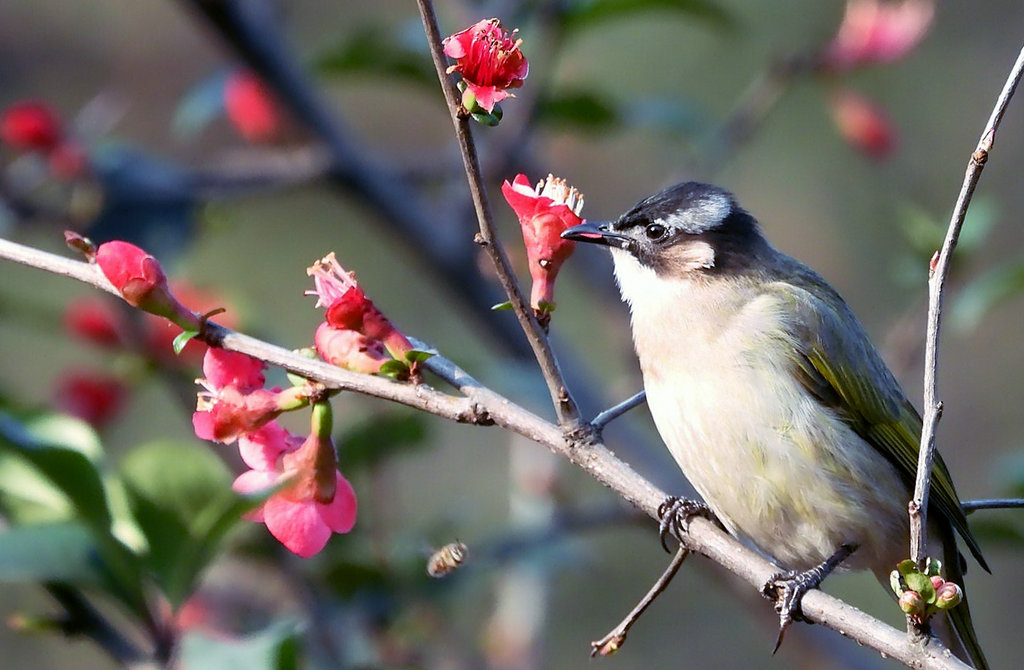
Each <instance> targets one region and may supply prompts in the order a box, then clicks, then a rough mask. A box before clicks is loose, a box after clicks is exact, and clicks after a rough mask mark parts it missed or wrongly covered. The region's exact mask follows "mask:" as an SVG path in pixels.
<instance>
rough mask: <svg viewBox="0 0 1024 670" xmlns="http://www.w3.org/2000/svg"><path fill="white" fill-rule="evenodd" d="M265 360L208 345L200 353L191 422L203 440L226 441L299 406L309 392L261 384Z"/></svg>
mask: <svg viewBox="0 0 1024 670" xmlns="http://www.w3.org/2000/svg"><path fill="white" fill-rule="evenodd" d="M263 368H264V364H263V363H262V362H261V361H258V360H256V359H255V358H252V357H250V356H246V355H245V354H240V353H237V352H234V351H227V350H224V349H218V348H216V347H211V348H209V349H207V350H206V355H205V356H204V357H203V374H204V375H206V376H205V378H203V379H197V380H196V383H197V384H200V385H201V386H202V387H203V388H204V389H206V390H205V391H200V392H199V394H198V400H197V402H196V411H195V413H194V414H193V415H192V426H193V428H194V429H195V432H196V435H197V436H198V437H200V438H201V439H204V440H213V441H214V442H222V443H224V444H228V443H230V442H234V441H235V440H237V439H239V438H240V437H241V436H243V435H246V434H248V433H251V432H253V431H255V430H257V429H258V428H260V427H261V426H263V425H265V424H267V423H269V422H270V421H273V420H274V419H275V418H277V417H278V415H280V414H281V412H283V411H285V410H287V409H292V408H296V407H300V406H301V405H302V404H303V403H304V402H305V399H306V396H307V395H308V392H307V390H306V389H304V388H302V387H292V388H288V389H285V390H283V391H282V390H278V389H273V390H267V389H264V388H263V381H264V378H263Z"/></svg>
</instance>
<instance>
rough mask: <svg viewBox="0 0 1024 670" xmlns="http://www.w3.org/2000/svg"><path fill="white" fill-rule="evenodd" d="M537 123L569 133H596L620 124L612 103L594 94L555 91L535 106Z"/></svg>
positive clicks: (617, 111)
mask: <svg viewBox="0 0 1024 670" xmlns="http://www.w3.org/2000/svg"><path fill="white" fill-rule="evenodd" d="M537 114H538V119H539V120H540V121H541V122H543V123H548V124H551V125H559V126H568V127H570V128H572V129H573V130H583V131H589V132H599V131H603V130H607V129H608V128H610V127H612V126H614V125H616V124H617V123H619V122H621V120H622V115H621V114H620V113H619V110H618V109H617V108H616V107H615V105H614V103H612V102H611V101H610V100H608V99H606V98H602V97H601V96H600V95H599V94H598V93H596V92H594V91H584V90H576V91H573V90H565V89H558V90H556V91H555V92H553V93H552V94H551V95H548V96H545V97H544V98H543V99H542V100H540V102H539V103H538V109H537Z"/></svg>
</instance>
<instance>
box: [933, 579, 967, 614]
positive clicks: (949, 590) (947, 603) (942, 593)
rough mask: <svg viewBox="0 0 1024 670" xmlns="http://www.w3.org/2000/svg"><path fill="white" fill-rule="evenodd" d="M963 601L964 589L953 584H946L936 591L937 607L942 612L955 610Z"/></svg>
mask: <svg viewBox="0 0 1024 670" xmlns="http://www.w3.org/2000/svg"><path fill="white" fill-rule="evenodd" d="M963 599H964V592H963V589H961V588H960V586H959V585H957V584H954V583H953V582H946V583H944V584H943V585H942V586H941V587H939V588H938V589H936V591H935V606H936V607H938V608H939V609H940V610H948V609H953V608H954V607H956V606H957V605H959V604H960V602H961V601H962V600H963Z"/></svg>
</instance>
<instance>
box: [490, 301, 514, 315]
mask: <svg viewBox="0 0 1024 670" xmlns="http://www.w3.org/2000/svg"><path fill="white" fill-rule="evenodd" d="M510 309H512V301H511V300H506V301H505V302H499V303H498V304H497V305H494V306H493V307H491V311H492V312H504V311H508V310H510Z"/></svg>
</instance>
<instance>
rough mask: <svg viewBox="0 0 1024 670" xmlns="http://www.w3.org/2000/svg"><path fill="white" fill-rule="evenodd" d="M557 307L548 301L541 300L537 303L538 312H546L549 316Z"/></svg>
mask: <svg viewBox="0 0 1024 670" xmlns="http://www.w3.org/2000/svg"><path fill="white" fill-rule="evenodd" d="M555 307H556V305H555V303H553V302H548V301H547V300H541V301H540V302H539V303H537V310H538V311H541V312H545V313H547V314H550V313H551V312H553V311H555Z"/></svg>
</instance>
